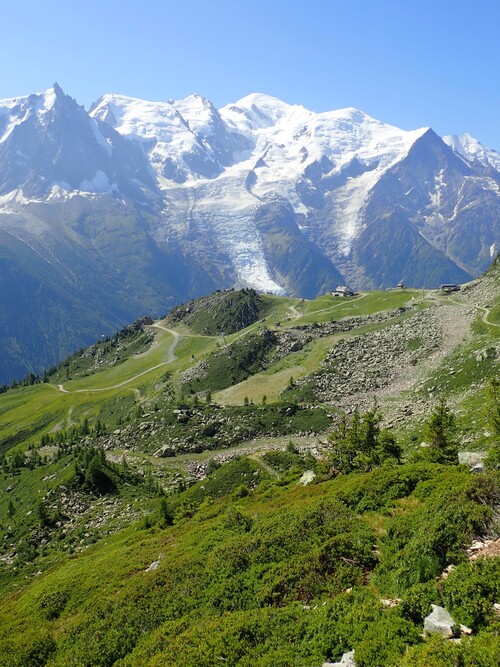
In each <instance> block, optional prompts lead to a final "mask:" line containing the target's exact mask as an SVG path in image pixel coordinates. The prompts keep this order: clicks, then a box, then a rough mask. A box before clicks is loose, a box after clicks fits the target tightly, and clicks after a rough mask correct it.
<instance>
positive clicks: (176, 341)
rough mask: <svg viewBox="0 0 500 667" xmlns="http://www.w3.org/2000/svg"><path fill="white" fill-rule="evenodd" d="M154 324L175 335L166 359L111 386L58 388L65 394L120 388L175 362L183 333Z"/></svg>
mask: <svg viewBox="0 0 500 667" xmlns="http://www.w3.org/2000/svg"><path fill="white" fill-rule="evenodd" d="M152 326H154V327H156V328H157V329H162V330H163V331H167V332H168V333H169V334H171V335H172V336H173V337H174V340H173V341H172V344H171V345H170V347H169V348H168V351H167V358H166V361H162V362H161V363H159V364H156V366H151V368H147V369H146V370H145V371H141V372H140V373H136V375H133V376H132V377H129V378H127V379H126V380H123V381H122V382H118V383H117V384H114V385H111V386H110V387H99V388H98V389H65V388H64V386H63V385H62V384H58V385H57V389H59V391H60V392H62V393H63V394H85V393H95V392H99V391H109V390H110V389H119V388H120V387H124V386H125V385H126V384H129V382H133V381H134V380H137V378H140V377H142V376H143V375H147V374H148V373H150V372H151V371H154V370H156V369H157V368H161V367H162V366H167V365H168V364H171V363H173V362H174V361H175V360H176V359H177V357H176V356H175V348H176V347H177V345H178V344H179V340H180V338H181V334H180V333H179V332H177V331H174V330H173V329H167V327H164V326H162V325H161V324H153V325H152Z"/></svg>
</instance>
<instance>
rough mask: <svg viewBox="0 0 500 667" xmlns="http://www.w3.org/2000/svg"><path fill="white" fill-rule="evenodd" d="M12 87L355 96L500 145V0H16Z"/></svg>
mask: <svg viewBox="0 0 500 667" xmlns="http://www.w3.org/2000/svg"><path fill="white" fill-rule="evenodd" d="M2 4H3V7H2V24H3V25H2V28H3V29H2V39H1V40H0V61H1V62H2V64H3V67H2V75H1V77H0V97H2V98H5V97H14V96H18V95H24V94H28V93H30V92H35V91H40V90H44V89H45V88H48V87H49V86H50V85H52V83H53V82H54V81H58V82H59V84H60V85H61V86H62V87H63V88H64V90H65V91H66V92H67V93H69V94H70V95H71V96H72V97H75V98H76V99H77V100H78V101H79V102H80V104H83V105H85V106H86V107H88V106H89V105H90V103H91V102H92V101H93V100H95V99H97V98H98V97H99V96H100V95H102V94H103V93H106V92H116V93H122V94H125V95H130V96H133V97H141V98H145V99H151V100H168V99H171V98H174V99H176V98H180V97H185V96H186V95H188V94H190V93H192V92H197V93H200V94H201V95H203V96H205V97H208V98H209V99H210V100H212V102H213V103H214V104H215V105H216V106H223V105H224V104H227V103H229V102H233V101H236V100H237V99H239V98H241V97H243V96H244V95H247V94H248V93H251V92H264V93H268V94H270V95H275V96H276V97H279V98H281V99H283V100H285V101H286V102H290V103H300V104H303V105H304V106H306V107H308V108H310V109H313V110H314V111H326V110H329V109H337V108H341V107H346V106H354V107H358V108H360V109H362V110H363V111H365V112H367V113H369V114H370V115H372V116H375V117H376V118H379V119H381V120H383V121H385V122H389V123H393V124H394V125H398V126H399V127H402V128H405V129H412V128H417V127H422V126H431V127H433V128H434V129H435V130H436V132H438V134H449V133H450V134H451V133H460V132H466V131H467V132H470V133H471V134H473V135H474V136H476V137H477V138H478V139H479V140H480V141H481V142H482V143H484V144H485V145H487V146H489V147H490V148H495V149H497V150H500V114H499V109H500V85H499V83H500V80H499V79H500V76H499V71H500V63H499V60H500V59H499V57H498V48H499V45H500V2H499V1H498V0H476V1H475V2H473V1H471V0H468V1H467V2H466V1H464V0H455V1H453V2H452V1H450V0H434V1H430V0H419V1H414V0H191V1H189V0H177V1H176V2H172V1H171V0H142V2H132V1H131V0H121V1H118V0H100V1H99V2H98V1H96V0H86V2H81V3H77V2H72V1H71V0H65V1H64V2H63V1H61V0H37V1H35V0H27V1H25V2H22V3H21V2H19V1H15V2H13V1H12V0H4V3H2Z"/></svg>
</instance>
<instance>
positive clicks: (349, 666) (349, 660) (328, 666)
mask: <svg viewBox="0 0 500 667" xmlns="http://www.w3.org/2000/svg"><path fill="white" fill-rule="evenodd" d="M322 667H356V662H355V661H354V651H349V652H348V653H344V655H343V656H342V657H341V659H340V662H324V663H323V665H322Z"/></svg>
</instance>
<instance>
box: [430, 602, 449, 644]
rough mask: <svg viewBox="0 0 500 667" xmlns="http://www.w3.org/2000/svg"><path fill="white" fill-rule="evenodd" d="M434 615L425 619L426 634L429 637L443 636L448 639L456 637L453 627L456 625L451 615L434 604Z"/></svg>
mask: <svg viewBox="0 0 500 667" xmlns="http://www.w3.org/2000/svg"><path fill="white" fill-rule="evenodd" d="M431 606H432V613H430V614H429V616H426V617H425V619H424V632H425V633H427V634H428V635H436V634H438V635H441V636H442V637H446V638H447V639H451V638H452V637H453V636H454V634H455V633H454V632H453V626H454V625H456V624H455V621H454V620H453V618H452V617H451V615H450V613H449V612H448V611H447V610H446V609H444V608H443V607H440V606H438V605H437V604H433V605H431Z"/></svg>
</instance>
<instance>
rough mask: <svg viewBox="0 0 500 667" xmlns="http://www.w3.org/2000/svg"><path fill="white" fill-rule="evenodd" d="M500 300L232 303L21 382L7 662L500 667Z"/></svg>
mask: <svg viewBox="0 0 500 667" xmlns="http://www.w3.org/2000/svg"><path fill="white" fill-rule="evenodd" d="M499 284H500V266H499V264H498V262H496V263H495V264H494V265H493V266H492V268H491V269H490V270H489V272H488V273H487V274H486V275H485V276H484V277H483V278H481V279H480V280H478V281H475V282H474V283H471V284H469V285H467V286H464V287H463V288H462V289H461V290H460V292H457V293H454V294H451V295H446V294H442V293H440V292H438V291H432V292H431V291H428V292H422V291H421V290H419V291H416V290H411V289H404V290H394V291H388V292H371V293H362V294H360V295H358V296H354V297H349V298H336V297H333V296H323V297H320V298H319V299H316V300H314V301H306V300H300V299H288V298H284V297H274V296H271V295H258V294H257V293H254V292H253V291H251V290H244V291H242V292H237V291H233V292H220V293H216V294H215V295H213V296H212V297H207V298H204V299H203V300H200V301H199V302H190V303H189V304H186V305H185V306H182V307H179V308H178V309H176V310H174V311H172V312H171V313H170V314H169V316H168V317H167V318H164V319H163V320H160V321H158V322H152V321H150V320H141V321H138V322H137V323H134V325H133V326H131V327H128V328H127V329H124V330H122V331H121V332H119V333H118V334H117V335H116V336H114V337H112V338H110V339H106V340H103V341H101V342H100V343H97V344H95V345H94V346H92V347H91V348H89V349H87V350H81V351H80V352H79V353H77V354H75V355H73V356H72V357H70V358H68V359H67V360H66V361H65V362H63V363H62V364H61V365H60V366H58V367H57V368H56V367H54V368H52V369H48V370H47V372H46V374H45V375H44V376H43V377H41V378H38V377H30V378H27V379H26V381H25V382H24V383H22V384H23V385H24V386H15V387H10V388H8V387H5V388H4V389H5V390H4V391H3V393H1V394H0V444H1V446H0V452H1V457H0V466H1V468H0V470H1V471H0V491H1V494H0V665H1V666H2V667H3V666H5V667H7V666H8V667H43V666H47V667H63V666H64V667H81V666H85V667H87V666H88V667H93V666H99V667H112V666H114V667H126V666H130V667H132V666H134V667H140V666H144V667H146V666H148V667H154V666H159V665H174V666H175V665H192V666H193V667H194V666H195V665H196V666H198V665H205V666H206V667H211V666H213V665H218V664H226V665H234V666H235V667H236V666H242V667H250V665H252V667H253V666H255V665H258V666H261V667H275V666H277V665H279V666H284V667H286V666H288V665H289V666H299V667H302V666H303V667H320V665H322V664H323V663H335V662H337V661H340V660H342V656H343V655H344V654H346V653H350V652H351V651H354V661H355V664H356V665H357V666H358V667H378V666H381V667H385V666H387V667H427V666H428V665H432V666H433V667H449V666H450V665H456V666H457V667H496V666H497V665H498V664H499V662H500V583H499V582H500V541H499V535H500V523H499V509H500V384H499V366H500V364H499V359H500V344H499V336H500V290H499ZM432 605H434V607H433V606H432ZM436 607H443V608H444V609H446V610H447V612H449V614H450V615H451V617H452V621H453V623H452V625H451V626H450V628H448V636H447V637H444V636H442V634H440V633H436V634H434V633H429V632H427V634H426V633H424V622H425V625H426V627H427V628H428V624H429V621H428V620H425V619H426V618H428V617H429V615H430V614H431V611H432V609H433V608H436ZM345 660H347V658H345ZM342 664H348V663H347V662H345V661H344V662H343V663H342Z"/></svg>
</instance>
